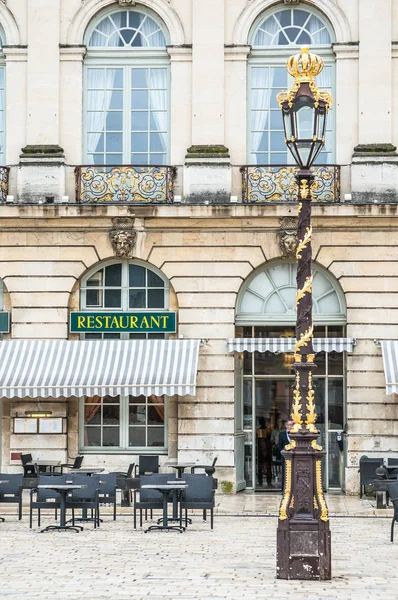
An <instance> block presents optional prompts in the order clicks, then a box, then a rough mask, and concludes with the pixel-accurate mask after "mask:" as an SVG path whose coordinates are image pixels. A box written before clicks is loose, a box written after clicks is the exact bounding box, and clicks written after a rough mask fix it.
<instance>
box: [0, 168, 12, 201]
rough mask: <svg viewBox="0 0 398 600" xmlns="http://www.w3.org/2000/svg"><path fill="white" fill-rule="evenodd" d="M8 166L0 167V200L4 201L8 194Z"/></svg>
mask: <svg viewBox="0 0 398 600" xmlns="http://www.w3.org/2000/svg"><path fill="white" fill-rule="evenodd" d="M9 179H10V167H0V202H5V201H6V200H7V196H8V182H9Z"/></svg>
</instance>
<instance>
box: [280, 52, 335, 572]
mask: <svg viewBox="0 0 398 600" xmlns="http://www.w3.org/2000/svg"><path fill="white" fill-rule="evenodd" d="M322 69H323V60H322V59H321V58H320V57H319V56H316V55H315V54H311V53H309V52H308V48H302V50H301V52H300V53H299V54H297V55H295V56H292V57H291V58H289V60H288V62H287V71H288V72H289V74H290V75H292V76H293V78H294V83H293V86H292V88H291V89H290V90H289V91H283V92H280V93H279V94H278V96H277V99H278V102H279V104H280V107H281V110H282V116H283V125H284V130H285V142H286V145H287V147H288V149H289V151H290V152H291V154H292V156H293V158H294V159H295V161H296V163H297V166H298V168H299V169H298V171H297V172H296V174H295V177H296V183H297V188H298V198H297V201H298V225H297V248H296V259H297V293H296V311H297V320H296V345H295V349H294V364H293V365H292V368H293V369H294V371H295V383H294V386H293V402H292V413H291V418H292V421H293V427H292V429H291V432H290V435H291V442H290V444H288V446H286V448H285V450H284V452H283V455H284V458H285V460H286V465H287V464H289V465H290V466H289V469H286V470H285V482H284V494H283V497H282V502H281V505H280V511H279V521H278V533H277V577H278V578H280V579H318V580H320V579H322V580H325V579H330V577H331V537H330V529H329V517H328V511H327V506H326V501H325V498H324V496H323V478H322V457H323V455H324V453H323V452H322V448H321V446H319V445H318V443H317V438H318V436H319V432H318V430H317V427H316V420H317V414H316V406H315V386H314V383H313V373H314V370H315V369H316V364H315V362H314V359H315V354H314V350H313V345H312V339H313V335H314V325H313V319H312V285H313V278H312V246H311V242H312V225H311V202H312V191H311V188H312V185H313V182H314V173H313V171H312V170H311V167H312V165H313V164H314V162H315V160H316V158H317V157H318V156H319V154H320V152H321V150H322V148H323V146H324V144H325V130H326V116H327V113H328V111H329V108H330V106H331V104H332V98H331V96H330V94H329V93H328V92H326V91H321V90H319V89H318V87H317V85H316V81H315V78H316V76H317V75H318V74H319V73H320V72H321V71H322ZM292 498H294V501H293V502H292Z"/></svg>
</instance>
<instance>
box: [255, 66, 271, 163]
mask: <svg viewBox="0 0 398 600" xmlns="http://www.w3.org/2000/svg"><path fill="white" fill-rule="evenodd" d="M264 71H266V72H267V73H268V81H267V79H266V78H265V80H264ZM274 72H275V69H274V68H272V67H269V68H268V67H266V68H264V67H252V70H251V87H252V95H253V96H252V98H253V99H252V114H251V120H252V123H251V126H252V147H251V152H252V153H255V152H258V151H259V149H260V144H261V140H262V137H263V135H264V130H266V129H267V123H268V120H269V115H270V112H269V106H270V95H271V85H272V81H273V77H274ZM254 96H255V97H256V99H255V100H254Z"/></svg>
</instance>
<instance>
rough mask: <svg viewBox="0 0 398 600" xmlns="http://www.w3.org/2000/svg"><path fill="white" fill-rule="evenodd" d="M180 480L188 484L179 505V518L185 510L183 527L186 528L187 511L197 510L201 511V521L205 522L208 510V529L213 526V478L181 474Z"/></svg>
mask: <svg viewBox="0 0 398 600" xmlns="http://www.w3.org/2000/svg"><path fill="white" fill-rule="evenodd" d="M182 479H183V480H184V481H185V482H186V483H187V484H188V488H187V489H186V490H184V491H183V492H182V499H181V503H180V511H181V512H180V518H181V519H182V511H183V509H185V526H186V527H187V526H188V509H189V508H190V509H195V508H199V509H202V510H203V520H204V521H206V511H207V510H210V528H211V529H213V524H214V489H213V478H212V477H208V476H207V475H202V474H198V475H193V474H190V473H183V474H182Z"/></svg>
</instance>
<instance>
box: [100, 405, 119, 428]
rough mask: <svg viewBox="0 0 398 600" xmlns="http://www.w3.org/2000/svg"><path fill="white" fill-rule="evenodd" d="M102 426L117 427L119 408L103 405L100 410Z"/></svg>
mask: <svg viewBox="0 0 398 600" xmlns="http://www.w3.org/2000/svg"><path fill="white" fill-rule="evenodd" d="M102 414H103V424H104V425H119V423H120V407H119V406H112V405H109V404H105V405H104V406H103V408H102Z"/></svg>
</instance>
